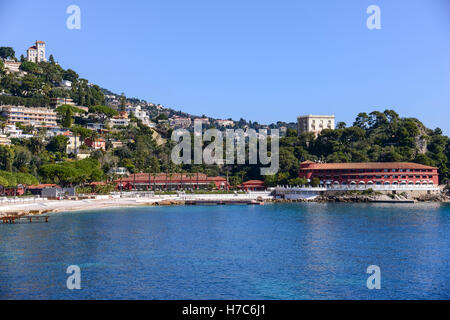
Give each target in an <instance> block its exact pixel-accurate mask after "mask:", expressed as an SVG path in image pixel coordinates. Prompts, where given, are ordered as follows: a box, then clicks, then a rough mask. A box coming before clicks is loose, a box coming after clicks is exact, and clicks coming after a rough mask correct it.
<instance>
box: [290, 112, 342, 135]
mask: <svg viewBox="0 0 450 320" xmlns="http://www.w3.org/2000/svg"><path fill="white" fill-rule="evenodd" d="M334 128H335V116H314V115H307V116H300V117H298V118H297V132H298V135H301V134H302V133H305V132H312V133H314V134H315V135H316V136H317V135H318V134H319V133H320V132H321V131H322V130H323V129H331V130H334Z"/></svg>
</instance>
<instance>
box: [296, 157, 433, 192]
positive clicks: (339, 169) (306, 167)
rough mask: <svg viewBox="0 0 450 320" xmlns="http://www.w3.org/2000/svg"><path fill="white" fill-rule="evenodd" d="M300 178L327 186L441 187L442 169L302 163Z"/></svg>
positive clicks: (411, 165) (416, 165) (414, 165)
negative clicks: (316, 179)
mask: <svg viewBox="0 0 450 320" xmlns="http://www.w3.org/2000/svg"><path fill="white" fill-rule="evenodd" d="M299 177H300V178H306V179H310V180H312V179H313V178H318V179H319V180H320V182H321V184H323V185H385V186H386V185H393V186H395V185H435V186H437V185H439V181H438V168H435V167H430V166H426V165H423V164H419V163H410V162H357V163H355V162H353V163H315V162H312V161H305V162H302V163H301V164H300V170H299Z"/></svg>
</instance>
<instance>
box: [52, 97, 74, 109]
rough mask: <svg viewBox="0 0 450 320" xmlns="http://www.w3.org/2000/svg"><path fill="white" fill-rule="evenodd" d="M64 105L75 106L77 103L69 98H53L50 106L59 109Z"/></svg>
mask: <svg viewBox="0 0 450 320" xmlns="http://www.w3.org/2000/svg"><path fill="white" fill-rule="evenodd" d="M64 104H68V105H69V106H75V102H73V99H69V98H51V99H50V106H51V107H53V108H57V107H59V106H62V105H64Z"/></svg>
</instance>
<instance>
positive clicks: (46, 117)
mask: <svg viewBox="0 0 450 320" xmlns="http://www.w3.org/2000/svg"><path fill="white" fill-rule="evenodd" d="M2 115H3V117H5V118H6V120H7V124H14V125H16V124H18V123H19V124H21V125H23V126H29V125H32V126H33V127H35V128H42V127H46V128H56V127H58V125H57V123H56V112H54V111H52V110H50V109H47V108H26V107H23V106H11V105H7V106H3V107H2Z"/></svg>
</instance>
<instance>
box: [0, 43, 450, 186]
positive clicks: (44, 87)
mask: <svg viewBox="0 0 450 320" xmlns="http://www.w3.org/2000/svg"><path fill="white" fill-rule="evenodd" d="M0 51H1V50H0ZM3 51H4V50H3ZM7 51H8V53H9V56H6V57H3V58H7V59H9V60H4V62H3V61H2V62H0V104H15V105H25V106H32V107H39V106H49V103H50V99H51V98H56V97H59V98H61V97H63V98H70V99H73V101H74V102H75V104H76V105H81V106H86V107H89V108H90V109H89V111H90V113H93V114H94V116H95V115H97V117H98V120H97V121H100V122H102V121H105V119H107V118H108V116H109V117H111V116H113V115H114V113H113V111H114V110H121V109H122V110H123V108H124V107H125V105H141V106H142V107H143V108H144V109H145V110H147V111H148V113H149V115H150V117H151V120H153V121H155V122H158V120H159V119H167V118H168V117H172V116H174V115H177V116H181V117H189V118H195V117H197V116H195V115H190V114H188V113H185V112H182V111H175V110H173V109H170V108H165V107H163V106H162V105H159V104H154V103H151V102H147V101H144V100H140V99H138V98H126V97H125V95H124V94H120V95H119V94H115V93H113V92H111V91H109V90H107V89H104V88H101V87H100V86H98V85H95V84H92V83H90V82H89V81H88V80H87V79H83V78H80V77H79V75H78V74H77V72H76V71H74V70H72V69H67V70H65V69H63V68H62V67H61V66H60V65H59V64H58V63H56V62H55V60H54V58H53V57H52V56H50V58H49V61H48V62H40V63H33V62H28V61H23V62H22V63H21V64H20V67H19V68H18V70H16V71H15V72H13V71H11V70H9V69H8V68H6V67H5V63H6V62H7V61H14V59H15V57H14V55H12V56H11V51H9V50H7ZM0 61H1V60H0ZM67 81H68V82H70V86H67ZM64 84H66V85H64ZM98 105H108V106H109V107H111V108H112V109H113V111H107V112H106V113H104V114H103V115H99V113H98V112H97V111H95V110H100V109H102V108H97V107H95V106H98ZM105 110H106V109H105ZM102 112H103V111H102ZM100 113H101V112H100ZM116 113H117V112H116ZM71 116H72V115H71V114H70V112H69V115H68V117H69V118H70V117H71ZM202 116H204V115H202ZM210 119H212V118H210ZM68 120H69V121H68V123H69V124H70V125H69V126H68V129H70V130H72V131H73V132H79V131H80V130H81V132H82V131H83V130H86V129H80V127H83V126H84V125H85V123H86V121H85V119H84V118H83V117H78V118H77V117H75V126H74V127H71V126H72V121H70V119H68ZM91 120H92V119H91ZM131 121H132V123H131V124H130V126H129V127H128V128H122V129H119V130H115V132H114V133H110V134H108V135H107V136H106V135H105V134H100V135H101V136H104V137H106V138H107V139H109V140H111V139H113V140H114V141H117V142H118V143H119V142H120V143H121V146H120V147H114V146H112V145H108V146H107V148H106V150H105V151H104V152H102V153H99V152H95V159H96V160H97V161H98V162H99V166H100V167H101V168H102V174H101V175H100V177H101V178H102V179H103V178H104V177H106V175H107V172H108V170H109V169H110V168H111V167H113V166H123V167H126V168H127V169H128V170H129V171H130V172H160V171H166V172H169V171H172V172H177V171H186V172H205V173H208V174H210V175H219V174H221V175H225V174H227V173H228V174H229V175H230V182H231V183H232V184H233V185H238V184H239V183H240V182H241V181H242V180H243V179H244V180H245V179H265V180H266V183H267V185H269V186H273V185H276V184H299V183H300V182H301V181H299V178H298V166H299V163H300V162H301V161H304V160H313V161H322V162H367V161H384V162H386V161H412V162H418V163H422V164H426V165H432V166H436V167H438V168H439V170H440V178H441V181H442V182H446V181H448V179H449V170H448V168H449V167H450V163H449V157H450V152H449V149H450V145H449V139H448V137H446V136H444V135H443V134H442V132H441V130H440V129H435V130H431V129H428V128H426V127H425V126H424V125H423V124H422V123H421V122H420V121H419V120H418V119H414V118H402V117H401V116H400V115H398V114H397V113H396V112H395V111H394V110H385V111H383V112H381V111H373V112H371V113H370V114H367V113H360V114H358V115H357V117H356V119H355V121H354V123H353V124H351V125H346V124H345V123H342V122H340V123H338V124H337V127H336V130H323V131H322V133H321V134H320V135H319V136H318V137H317V138H316V137H315V136H314V135H313V134H302V135H301V136H297V132H296V130H295V129H294V128H295V123H285V122H280V121H278V122H277V121H275V120H274V123H273V124H271V125H270V127H271V128H279V127H287V128H288V130H287V135H286V137H283V138H281V140H280V171H279V173H278V174H277V175H275V176H269V177H261V176H260V175H259V167H258V166H257V165H235V166H227V167H223V166H217V165H209V166H208V165H182V166H175V165H174V164H173V163H171V161H170V159H169V155H170V150H171V149H170V147H171V145H170V143H167V138H169V137H170V133H171V130H172V129H173V128H170V127H168V126H167V125H166V126H158V127H157V128H156V130H157V131H158V133H155V131H153V130H152V129H150V128H146V127H145V126H142V125H141V124H140V123H139V122H136V119H131ZM235 124H236V127H237V128H243V127H246V126H247V127H251V128H255V129H258V128H260V127H261V126H262V125H260V124H258V123H256V122H251V121H249V122H247V121H245V120H244V119H240V120H239V121H236V122H235ZM77 130H78V131H77ZM91 134H94V133H92V132H90V131H88V133H86V132H85V133H84V135H85V136H89V135H91ZM95 134H96V135H98V134H97V133H95ZM33 143H36V139H35V141H34V142H31V144H30V142H26V141H16V142H14V144H13V146H12V147H11V148H12V149H13V150H12V151H11V152H12V155H11V156H5V157H6V158H4V160H3V162H2V160H1V159H0V169H2V170H7V171H8V170H12V171H20V172H31V173H32V174H33V175H34V176H36V177H38V178H39V179H40V180H41V181H49V182H59V181H61V179H63V180H64V179H65V178H62V176H61V175H60V176H57V178H55V179H54V176H52V174H47V173H45V171H42V166H44V165H52V164H55V163H56V162H60V161H67V160H68V159H69V158H70V157H68V155H67V154H64V152H63V149H61V148H58V147H57V148H54V145H52V141H51V140H49V139H45V140H44V141H42V146H39V147H38V148H37V147H36V146H34V145H33ZM21 148H22V149H21ZM23 148H26V149H27V151H28V153H29V154H28V153H27V152H26V151H24V149H23ZM18 150H19V151H20V150H21V151H23V152H25V153H26V154H27V157H29V158H31V159H34V158H33V157H36V159H34V160H33V161H31V160H30V161H28V162H26V163H27V165H24V164H23V163H21V162H20V161H18V160H17V159H15V157H16V155H17V154H18V153H17V152H18ZM42 150H45V152H44V153H42ZM8 152H9V151H8ZM8 152H6V151H4V152H3V154H8ZM36 152H40V153H36ZM0 158H1V150H0ZM8 159H9V160H8ZM58 170H62V168H59V169H58ZM96 178H98V176H96ZM92 179H93V178H92ZM92 179H91V178H88V179H87V181H89V180H92ZM64 181H65V183H73V182H74V181H76V179H66V180H64Z"/></svg>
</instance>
